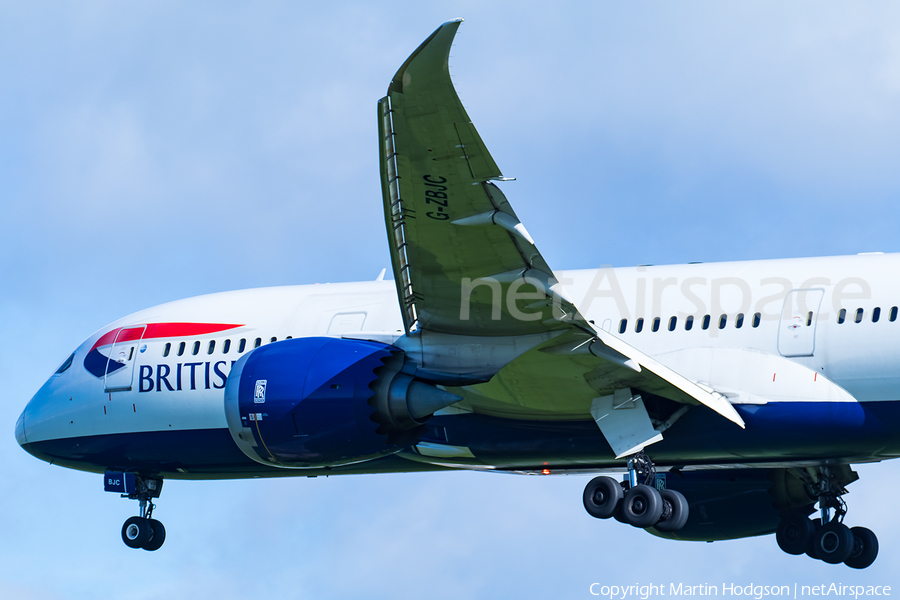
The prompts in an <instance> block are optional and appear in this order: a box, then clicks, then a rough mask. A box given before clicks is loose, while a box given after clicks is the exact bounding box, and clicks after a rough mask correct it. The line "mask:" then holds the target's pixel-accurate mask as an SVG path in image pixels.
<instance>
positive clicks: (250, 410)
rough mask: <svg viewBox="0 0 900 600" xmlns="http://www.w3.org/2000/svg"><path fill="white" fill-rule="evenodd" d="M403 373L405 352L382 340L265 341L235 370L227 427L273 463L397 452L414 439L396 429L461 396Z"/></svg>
mask: <svg viewBox="0 0 900 600" xmlns="http://www.w3.org/2000/svg"><path fill="white" fill-rule="evenodd" d="M405 370H406V371H410V369H409V368H406V369H405ZM403 371H404V355H403V352H402V351H401V350H399V349H398V348H395V347H393V346H389V345H387V344H382V343H378V342H368V341H361V340H344V339H334V338H298V339H292V340H284V341H281V342H276V343H274V344H267V345H266V346H262V347H260V348H257V349H255V350H253V351H252V352H250V353H249V354H246V355H245V356H243V357H242V358H241V359H240V360H239V361H237V362H236V363H235V365H234V367H232V369H231V374H230V375H229V377H228V381H227V383H226V385H225V415H226V418H227V420H228V428H229V430H230V431H231V435H232V438H233V439H234V441H235V443H236V444H237V445H238V447H239V448H240V449H241V450H242V451H243V452H244V454H246V455H247V456H249V457H250V458H252V459H253V460H255V461H257V462H260V463H263V464H267V465H270V466H278V467H287V468H313V467H325V466H338V465H346V464H352V463H357V462H363V461H366V460H372V459H375V458H379V457H381V456H385V455H387V454H392V453H394V452H397V451H399V450H401V449H402V447H403V446H404V445H406V444H407V443H408V442H406V441H400V440H398V436H397V435H396V434H397V433H398V432H403V431H408V430H412V429H414V428H415V427H417V426H418V425H420V424H421V423H423V422H424V421H425V420H427V419H428V418H429V417H430V416H431V413H433V412H434V411H435V410H438V409H440V408H443V407H445V406H449V405H450V404H452V403H453V402H456V401H458V400H459V399H460V398H459V397H458V396H454V395H452V394H449V393H448V392H445V391H443V390H439V389H437V388H435V387H433V386H431V385H429V384H427V383H424V382H421V381H418V380H416V379H414V378H413V377H412V376H411V374H409V373H404V372H403Z"/></svg>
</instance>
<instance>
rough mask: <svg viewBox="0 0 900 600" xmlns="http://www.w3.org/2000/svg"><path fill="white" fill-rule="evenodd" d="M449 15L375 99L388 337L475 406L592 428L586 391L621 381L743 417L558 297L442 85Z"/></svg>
mask: <svg viewBox="0 0 900 600" xmlns="http://www.w3.org/2000/svg"><path fill="white" fill-rule="evenodd" d="M460 23H461V20H458V21H451V22H448V23H445V24H444V25H442V26H441V27H439V28H438V29H437V30H436V31H435V32H434V33H433V34H432V35H431V36H430V37H429V38H428V39H427V40H425V42H423V43H422V45H421V46H419V48H418V49H416V51H415V52H413V54H412V55H411V56H410V57H409V59H407V61H406V62H405V63H404V64H403V66H401V67H400V69H399V70H398V71H397V74H396V75H395V76H394V78H393V80H392V81H391V83H390V86H389V87H388V94H387V96H386V97H384V98H382V99H381V100H380V101H379V103H378V113H379V119H378V121H379V133H380V153H381V180H382V192H383V196H384V212H385V225H386V228H387V233H388V239H389V243H390V249H391V259H392V266H393V270H394V279H395V281H396V285H397V293H398V297H399V300H400V304H401V309H402V313H403V318H404V325H405V327H406V335H405V336H404V338H401V340H400V341H399V342H398V345H399V346H401V347H403V348H404V349H405V350H406V351H407V354H408V355H410V356H411V357H412V358H413V359H414V360H416V361H417V363H418V364H419V366H420V368H421V372H422V373H423V374H425V375H426V376H427V375H428V374H432V375H433V377H432V378H433V379H434V380H436V381H440V382H442V383H445V384H453V382H454V381H456V382H457V384H458V385H463V384H465V383H469V384H471V385H468V386H466V387H465V388H464V391H465V392H467V393H466V394H465V395H466V400H465V401H464V402H465V403H466V404H468V405H469V406H470V407H471V408H472V409H473V410H475V411H482V412H488V413H493V414H498V415H499V414H503V415H505V416H509V417H513V418H546V417H547V416H551V415H554V416H556V417H557V418H584V416H586V415H590V416H593V417H594V418H595V420H597V422H598V425H600V427H601V429H603V428H604V421H606V422H607V423H609V422H612V421H617V422H618V421H619V419H608V420H607V419H605V417H606V416H609V414H611V413H609V414H604V415H601V416H600V417H599V418H598V416H597V413H598V410H599V411H600V412H602V410H601V409H598V403H597V402H594V400H595V399H597V396H598V394H600V395H601V397H606V396H609V397H610V398H612V397H613V396H614V395H615V394H616V393H618V394H619V396H622V394H624V390H632V389H633V390H636V391H638V392H639V391H645V392H650V393H653V394H655V395H658V396H660V397H663V398H667V399H669V400H673V401H675V402H679V403H682V404H700V405H704V406H707V407H709V408H711V409H713V410H714V411H716V412H717V413H719V414H720V415H722V416H723V417H725V418H726V419H728V420H730V421H732V422H734V423H736V424H737V425H739V426H741V427H743V426H744V423H743V420H742V419H741V417H740V416H739V415H738V414H737V412H736V411H735V409H734V408H733V407H732V405H731V404H730V403H729V402H728V400H727V399H726V398H725V397H724V396H723V395H722V394H719V393H717V392H715V391H714V390H712V389H710V388H705V387H701V386H700V385H698V384H697V383H695V382H693V381H691V380H689V379H687V378H685V377H682V376H681V375H679V374H678V373H676V372H674V371H673V370H671V369H669V368H668V367H666V366H664V365H662V364H661V363H659V362H658V361H656V360H654V359H653V358H651V357H649V356H646V355H644V354H643V353H641V352H639V351H638V350H636V349H635V348H632V347H631V346H629V345H628V344H626V343H624V342H623V341H622V340H620V339H619V338H617V337H615V336H614V335H612V334H609V333H607V332H605V331H601V330H597V329H596V328H594V326H593V325H592V324H590V323H588V322H587V321H586V320H585V319H584V317H583V316H582V315H581V313H580V312H579V311H578V309H577V308H576V307H575V306H574V304H573V303H572V302H571V300H570V299H569V298H568V297H567V295H566V294H565V291H564V290H563V289H562V286H561V284H560V283H559V281H558V279H557V278H556V276H555V275H554V274H553V271H552V269H551V268H550V267H549V265H548V264H547V262H546V261H545V260H544V258H543V257H542V256H541V254H540V252H539V251H538V249H537V247H536V246H535V243H534V240H533V239H532V238H531V236H530V235H529V234H528V232H527V230H526V229H525V227H524V226H523V225H522V224H521V221H520V220H519V218H518V217H517V216H516V214H515V212H514V211H513V209H512V207H511V206H510V204H509V202H508V200H507V199H506V197H505V196H504V195H503V193H502V192H501V191H500V189H499V188H498V187H497V186H496V185H495V184H494V183H493V182H494V181H497V180H503V176H502V173H501V171H500V169H499V168H498V167H497V164H496V163H495V162H494V159H493V158H492V157H491V155H490V153H489V152H488V150H487V147H486V146H485V144H484V142H483V141H482V139H481V136H480V135H479V134H478V132H477V131H476V129H475V127H474V126H473V125H472V122H471V119H469V116H468V114H467V113H466V111H465V108H463V106H462V103H461V102H460V100H459V98H458V96H457V94H456V90H455V89H454V87H453V83H452V81H451V79H450V73H449V66H448V58H449V52H450V46H451V44H452V42H453V38H454V36H455V34H456V31H457V29H458V28H459V25H460ZM535 390H541V392H546V393H535ZM607 392H608V394H607ZM630 397H631V396H630ZM634 397H635V398H636V399H637V400H640V397H639V395H638V394H634ZM592 405H593V410H592ZM630 406H632V405H631V404H628V405H627V406H624V405H622V404H621V403H620V404H619V405H616V406H612V407H610V409H609V410H616V409H619V408H627V407H630ZM608 412H609V411H607V413H608ZM628 412H629V413H631V411H628ZM642 426H643V424H642ZM604 434H606V431H604ZM607 437H609V436H607ZM652 441H656V440H655V439H654V440H652ZM652 441H651V440H648V441H647V443H652ZM638 449H639V448H638ZM617 453H618V452H617Z"/></svg>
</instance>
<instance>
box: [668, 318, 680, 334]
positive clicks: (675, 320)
mask: <svg viewBox="0 0 900 600" xmlns="http://www.w3.org/2000/svg"><path fill="white" fill-rule="evenodd" d="M677 323H678V317H671V318H670V319H669V331H675V325H676V324H677Z"/></svg>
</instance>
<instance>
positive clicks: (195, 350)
mask: <svg viewBox="0 0 900 600" xmlns="http://www.w3.org/2000/svg"><path fill="white" fill-rule="evenodd" d="M199 353H200V342H199V341H197V342H194V348H193V350H191V354H193V355H194V356H196V355H197V354H199Z"/></svg>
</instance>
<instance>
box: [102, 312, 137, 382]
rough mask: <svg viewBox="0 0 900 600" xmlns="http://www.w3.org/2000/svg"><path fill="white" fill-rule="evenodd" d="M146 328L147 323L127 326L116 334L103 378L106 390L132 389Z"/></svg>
mask: <svg viewBox="0 0 900 600" xmlns="http://www.w3.org/2000/svg"><path fill="white" fill-rule="evenodd" d="M146 329H147V326H146V325H139V326H137V327H125V328H122V329H120V330H119V332H118V333H117V334H116V341H115V342H113V345H112V347H111V348H110V349H109V358H108V359H107V361H106V375H105V377H104V379H103V381H104V384H105V387H106V389H105V390H104V391H106V392H125V391H128V390H130V389H131V381H132V379H133V378H134V363H135V359H136V358H137V355H138V347H139V346H140V343H141V339H142V338H143V337H144V331H145V330H146Z"/></svg>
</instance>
